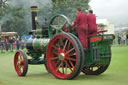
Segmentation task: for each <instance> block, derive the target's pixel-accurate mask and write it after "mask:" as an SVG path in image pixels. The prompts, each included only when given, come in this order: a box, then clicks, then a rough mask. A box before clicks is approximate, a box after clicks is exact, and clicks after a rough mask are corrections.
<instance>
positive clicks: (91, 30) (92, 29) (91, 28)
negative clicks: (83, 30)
mask: <svg viewBox="0 0 128 85" xmlns="http://www.w3.org/2000/svg"><path fill="white" fill-rule="evenodd" d="M87 21H88V22H87V23H88V35H89V36H93V35H96V34H97V24H96V16H95V15H93V14H88V16H87Z"/></svg>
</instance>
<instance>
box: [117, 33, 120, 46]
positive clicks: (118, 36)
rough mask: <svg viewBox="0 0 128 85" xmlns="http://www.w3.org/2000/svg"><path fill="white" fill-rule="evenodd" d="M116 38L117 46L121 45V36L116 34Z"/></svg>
mask: <svg viewBox="0 0 128 85" xmlns="http://www.w3.org/2000/svg"><path fill="white" fill-rule="evenodd" d="M117 38H118V45H120V44H121V35H120V34H118V35H117Z"/></svg>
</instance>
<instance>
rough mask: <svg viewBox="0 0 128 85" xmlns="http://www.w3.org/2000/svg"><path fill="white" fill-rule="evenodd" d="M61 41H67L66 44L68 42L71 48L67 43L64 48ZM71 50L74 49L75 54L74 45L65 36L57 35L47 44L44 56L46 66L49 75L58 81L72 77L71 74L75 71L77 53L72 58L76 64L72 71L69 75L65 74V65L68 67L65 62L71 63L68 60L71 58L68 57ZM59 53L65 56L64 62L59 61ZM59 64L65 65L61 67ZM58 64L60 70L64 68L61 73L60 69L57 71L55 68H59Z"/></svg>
mask: <svg viewBox="0 0 128 85" xmlns="http://www.w3.org/2000/svg"><path fill="white" fill-rule="evenodd" d="M62 39H65V40H66V41H67V40H68V42H70V43H71V44H72V46H73V48H72V47H71V46H70V45H69V43H67V46H66V43H64V42H63V41H61V40H62ZM54 46H55V47H54ZM65 46H66V48H65ZM71 49H74V50H75V52H76V48H75V45H74V44H73V42H72V40H71V39H70V38H69V37H67V36H65V35H63V34H58V35H57V36H56V37H53V38H52V39H51V40H50V42H49V44H48V47H47V55H46V58H47V64H48V67H49V69H50V71H51V73H52V74H53V75H54V76H55V77H57V78H59V79H67V78H69V77H70V76H72V74H73V72H74V71H75V69H76V64H77V52H76V55H75V56H74V59H75V63H76V64H75V65H74V66H73V67H72V71H71V72H70V73H67V74H66V65H67V66H68V65H69V64H68V63H66V62H68V61H71V63H73V61H72V60H69V58H71V56H69V55H71V54H72V53H70V52H69V51H70V50H71ZM68 52H69V53H68ZM71 52H72V51H71ZM60 53H64V54H65V58H64V60H59V57H58V56H59V54H60ZM54 58H56V59H54ZM58 61H59V62H60V63H59V62H58ZM61 62H63V64H65V66H64V65H62V64H61ZM60 64H61V67H60V69H61V70H62V68H64V72H63V71H61V70H60V69H59V70H57V68H58V67H59V65H60ZM67 69H68V70H70V67H67Z"/></svg>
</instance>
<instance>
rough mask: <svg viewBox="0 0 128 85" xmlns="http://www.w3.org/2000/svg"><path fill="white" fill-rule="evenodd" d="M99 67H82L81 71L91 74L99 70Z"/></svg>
mask: <svg viewBox="0 0 128 85" xmlns="http://www.w3.org/2000/svg"><path fill="white" fill-rule="evenodd" d="M100 68H101V66H96V67H84V68H83V71H84V72H88V73H93V72H96V71H97V70H98V69H100Z"/></svg>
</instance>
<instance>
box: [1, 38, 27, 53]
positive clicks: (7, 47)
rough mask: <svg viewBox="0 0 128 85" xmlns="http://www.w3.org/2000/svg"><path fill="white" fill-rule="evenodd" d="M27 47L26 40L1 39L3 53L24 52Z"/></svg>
mask: <svg viewBox="0 0 128 85" xmlns="http://www.w3.org/2000/svg"><path fill="white" fill-rule="evenodd" d="M24 46H25V40H24V39H19V38H13V37H5V38H0V50H1V53H7V52H9V51H10V52H13V51H14V49H16V50H19V49H20V48H21V49H22V50H23V49H24Z"/></svg>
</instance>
